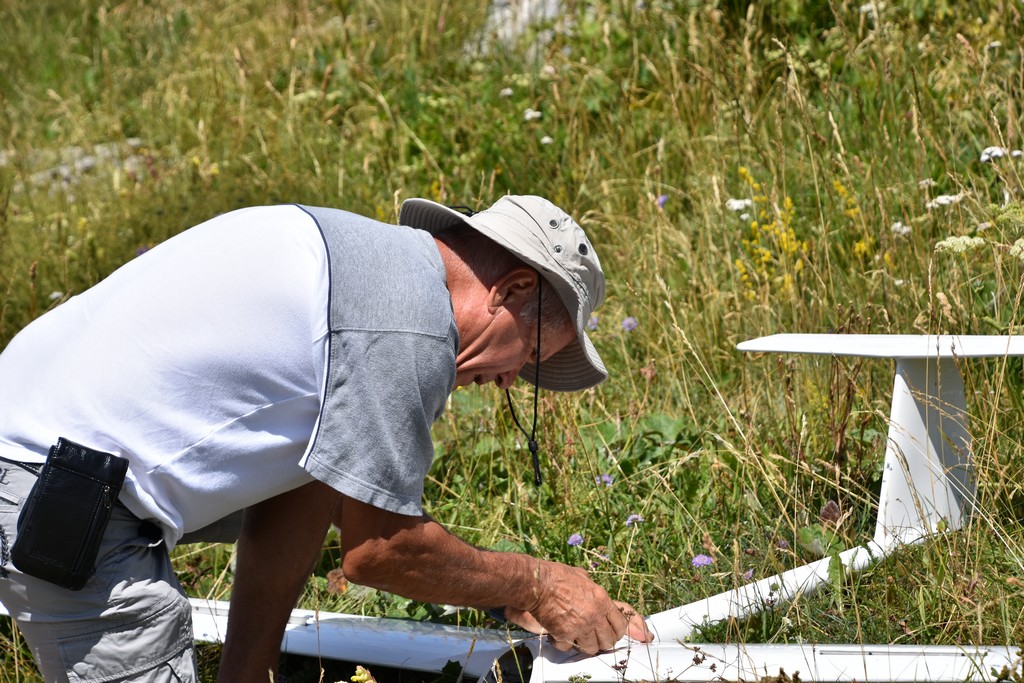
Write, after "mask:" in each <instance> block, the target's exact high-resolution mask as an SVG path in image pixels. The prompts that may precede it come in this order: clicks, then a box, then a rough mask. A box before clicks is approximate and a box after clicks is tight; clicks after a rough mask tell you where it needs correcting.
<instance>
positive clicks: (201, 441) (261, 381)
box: [0, 206, 458, 545]
mask: <svg viewBox="0 0 1024 683" xmlns="http://www.w3.org/2000/svg"><path fill="white" fill-rule="evenodd" d="M314 215H315V216H316V218H314ZM318 228H320V229H318ZM321 231H323V232H321ZM325 240H326V242H325ZM325 244H326V245H327V249H325ZM328 250H329V252H330V258H328ZM457 350H458V333H457V331H456V328H455V322H454V316H453V314H452V309H451V300H450V297H449V294H448V290H447V287H446V285H445V274H444V267H443V264H442V261H441V257H440V254H439V253H438V251H437V247H436V246H435V244H434V241H433V239H432V238H431V237H430V236H429V235H428V234H426V233H424V232H421V231H417V230H413V229H411V228H404V227H402V228H400V227H397V226H393V225H388V224H384V223H380V222H377V221H373V220H370V219H367V218H363V217H361V216H357V215H355V214H351V213H347V212H342V211H337V210H324V209H306V208H304V207H298V206H274V207H256V208H249V209H242V210H238V211H233V212H230V213H228V214H225V215H222V216H219V217H217V218H214V219H212V220H210V221H207V222H205V223H203V224H201V225H199V226H196V227H194V228H192V229H190V230H187V231H185V232H183V233H181V234H180V235H177V236H175V237H173V238H171V239H169V240H167V241H166V242H164V243H162V244H160V245H158V246H157V247H155V248H153V249H152V250H150V251H149V252H147V253H145V254H143V255H142V256H140V257H138V258H136V259H134V260H133V261H131V262H129V263H128V264H126V265H125V266H123V267H122V268H120V269H118V270H117V271H115V272H114V273H113V274H111V275H110V276H109V277H108V278H106V279H105V280H103V281H102V282H100V283H99V284H97V285H96V286H94V287H92V288H91V289H89V290H87V291H86V292H84V293H82V294H80V295H78V296H76V297H73V298H72V299H70V300H68V301H67V302H65V303H63V304H61V305H60V306H58V307H57V308H55V309H54V310H52V311H50V312H48V313H46V314H45V315H43V316H41V317H40V318H38V319H37V320H36V321H34V322H33V323H32V324H30V325H28V326H27V327H26V328H25V329H24V330H23V331H22V332H20V333H19V334H18V335H17V336H16V337H15V338H14V339H13V340H12V341H11V343H10V344H9V345H8V347H7V348H6V349H5V350H4V351H3V353H0V405H3V406H4V409H3V410H2V411H0V456H3V457H8V458H12V459H18V460H25V461H29V460H35V461H42V460H43V459H44V458H45V454H46V451H47V449H48V448H49V446H50V445H52V444H53V443H55V442H56V439H57V438H58V437H65V438H67V439H70V440H72V441H75V442H78V443H82V444H85V445H87V446H91V447H93V448H97V449H100V450H105V451H108V452H111V453H115V454H119V455H123V456H125V457H127V458H129V460H130V467H129V473H128V477H127V479H126V481H125V485H124V488H123V491H122V494H121V500H122V502H124V504H125V505H126V506H127V507H128V508H129V509H130V510H131V511H132V512H134V513H135V514H136V515H138V516H139V517H141V518H144V519H153V520H155V521H157V522H159V523H160V524H161V525H162V526H163V528H164V535H165V538H166V540H167V541H168V543H169V544H171V545H173V544H174V543H175V542H176V541H177V539H178V538H180V537H181V535H182V534H183V533H185V532H190V531H195V530H196V529H199V528H201V527H204V526H206V525H207V524H210V523H212V522H214V521H216V520H218V519H220V518H222V517H225V516H227V515H229V514H231V513H233V512H235V511H238V510H241V509H243V508H245V507H247V506H249V505H252V504H254V503H256V502H259V501H261V500H264V499H266V498H269V497H271V496H274V495H277V494H279V493H283V492H284V491H288V490H291V489H293V488H296V487H297V486H300V485H302V484H304V483H307V482H309V481H311V480H312V479H313V478H314V477H315V478H317V479H321V480H322V481H324V482H326V483H328V484H329V485H331V486H332V487H334V488H336V489H337V490H339V491H341V492H343V493H345V494H347V495H349V496H352V497H354V498H356V499H359V500H361V501H363V502H366V503H369V504H371V505H375V506H377V507H381V508H383V509H387V510H390V511H393V512H398V513H401V514H412V515H414V514H419V513H420V510H421V509H420V502H421V497H422V491H423V478H424V476H425V475H426V473H427V470H428V469H429V467H430V462H431V459H432V457H433V446H432V444H431V441H430V424H431V423H432V422H433V421H434V420H436V419H437V418H438V417H439V416H440V414H441V412H442V411H443V409H444V403H445V400H446V398H447V396H448V394H449V393H450V392H451V390H452V388H453V386H454V382H455V357H456V353H457Z"/></svg>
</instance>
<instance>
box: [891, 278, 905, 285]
mask: <svg viewBox="0 0 1024 683" xmlns="http://www.w3.org/2000/svg"><path fill="white" fill-rule="evenodd" d="M892 284H893V285H894V286H896V287H902V286H903V285H905V284H907V281H906V280H903V279H901V278H896V279H895V280H893V281H892Z"/></svg>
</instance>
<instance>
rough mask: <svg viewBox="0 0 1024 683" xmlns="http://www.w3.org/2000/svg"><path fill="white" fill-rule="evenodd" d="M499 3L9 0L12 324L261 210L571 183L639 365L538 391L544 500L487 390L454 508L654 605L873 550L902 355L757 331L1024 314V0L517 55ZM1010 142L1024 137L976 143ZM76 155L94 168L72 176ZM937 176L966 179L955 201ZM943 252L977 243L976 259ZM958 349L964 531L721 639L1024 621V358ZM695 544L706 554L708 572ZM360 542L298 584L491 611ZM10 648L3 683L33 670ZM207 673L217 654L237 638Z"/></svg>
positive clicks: (563, 32)
mask: <svg viewBox="0 0 1024 683" xmlns="http://www.w3.org/2000/svg"><path fill="white" fill-rule="evenodd" d="M486 11H487V7H486V3H485V2H460V3H452V2H450V1H449V0H425V1H424V2H419V3H415V4H413V3H387V2H361V3H356V2H348V1H346V0H336V1H334V2H322V3H318V2H311V1H308V0H306V1H302V0H300V1H299V2H294V3H270V2H256V1H250V2H230V3H229V2H214V1H210V0H201V1H199V2H188V3H186V2H179V1H178V0H166V1H165V2H159V3H152V2H149V3H144V2H135V1H132V0H129V1H128V2H123V3H120V4H117V5H114V6H110V5H109V4H108V3H100V2H95V1H89V2H84V3H83V2H70V1H68V0H53V1H50V2H36V3H19V4H14V3H8V4H6V5H4V7H3V9H0V63H2V64H4V69H3V70H2V72H0V104H2V105H3V106H2V107H0V135H2V138H3V139H2V141H0V146H2V150H3V152H4V157H3V158H4V163H3V165H0V344H3V343H6V341H8V340H9V339H10V338H11V337H12V336H13V335H14V334H15V333H16V332H17V330H18V329H20V328H21V327H22V326H24V325H25V324H27V323H28V322H29V321H30V320H32V319H33V318H35V317H36V316H38V315H40V314H42V313H43V312H44V311H45V310H47V309H49V308H51V307H53V306H56V305H59V303H60V301H61V300H63V299H64V298H65V297H67V296H70V295H72V294H74V293H75V292H78V291H81V290H83V289H84V288H86V287H88V286H89V285H90V284H92V283H94V282H96V281H97V280H99V279H100V278H102V277H103V276H104V275H106V274H107V273H109V272H110V271H112V270H113V269H114V268H116V267H117V266H118V265H120V264H121V263H124V262H125V261H127V260H130V259H131V258H133V257H134V256H135V254H136V253H137V252H138V251H139V250H141V249H145V248H148V247H150V246H152V245H154V244H156V243H158V242H160V241H162V240H164V239H166V238H168V237H169V236H171V235H173V234H175V233H177V232H179V231H181V230H183V229H185V228H187V227H188V226H190V225H192V224H194V223H197V222H199V221H201V220H204V219H206V218H209V217H211V216H213V215H215V214H217V213H220V212H223V211H227V210H230V209H233V208H236V207H240V206H245V205H252V204H264V203H275V202H302V203H309V204H324V205H331V206H338V207H342V208H346V209H350V210H354V211H357V212H361V213H365V214H367V215H370V216H373V217H377V218H380V219H382V220H387V221H393V220H395V219H396V216H397V207H398V204H399V203H400V202H401V200H402V199H404V198H407V197H413V196H425V197H429V198H431V199H435V200H438V201H442V202H448V203H458V204H468V205H480V206H484V205H487V204H489V203H490V202H492V201H493V200H494V199H496V198H497V197H498V196H500V195H501V194H503V193H506V192H514V193H537V194H542V195H545V196H548V197H550V198H551V199H552V200H554V201H556V202H557V203H559V204H561V205H562V206H564V207H565V208H567V209H569V210H570V211H571V212H572V213H573V214H574V215H575V216H576V217H577V219H579V220H580V222H581V223H583V224H584V226H585V227H586V228H587V230H588V232H589V233H590V234H591V236H592V238H593V241H594V242H595V244H596V245H598V248H599V252H600V255H601V259H602V263H603V264H604V266H605V269H606V271H607V275H608V278H609V286H608V297H607V301H606V303H605V305H604V307H603V308H601V309H600V310H599V311H598V312H597V315H598V318H597V321H596V327H595V329H594V330H593V332H592V334H593V337H594V340H595V343H596V344H597V346H598V349H599V350H600V351H601V353H602V355H603V356H604V358H605V360H606V362H607V364H608V366H609V369H610V370H611V374H612V376H611V378H610V379H609V381H608V382H607V383H605V384H604V385H602V386H601V387H600V388H598V389H597V390H594V391H589V392H584V393H582V394H580V395H574V396H562V395H553V394H546V395H542V397H541V403H540V408H541V418H540V429H541V439H540V441H541V445H542V450H543V463H544V469H545V474H546V480H545V484H544V486H543V487H542V488H540V489H536V488H534V487H533V484H532V477H531V473H530V467H529V458H528V454H526V453H525V451H524V450H523V448H522V447H521V446H522V444H521V439H520V438H519V436H518V435H517V433H516V431H515V429H514V427H513V426H512V425H511V422H510V419H509V417H508V416H507V410H506V409H505V408H504V404H503V397H502V396H501V395H500V394H499V393H498V392H497V391H496V390H493V389H487V388H485V389H476V388H474V389H472V390H459V391H457V392H456V393H455V394H454V395H453V397H452V401H451V410H450V411H448V413H447V414H446V416H445V417H444V419H443V420H442V421H441V422H440V423H439V424H437V425H436V428H435V435H436V437H437V446H438V448H437V453H438V456H437V460H436V463H435V466H434V469H433V471H432V473H431V477H430V480H429V482H428V495H427V506H428V508H429V510H430V511H431V513H432V514H433V515H434V516H436V517H437V518H438V519H440V520H441V521H442V522H443V523H445V524H447V525H448V526H449V527H450V528H452V529H453V530H454V531H455V532H456V533H458V534H459V535H461V536H462V537H464V538H466V539H467V540H469V541H472V542H474V543H478V544H482V545H487V546H493V547H500V548H507V549H522V550H526V551H529V552H532V553H536V554H538V555H541V556H544V557H548V558H552V559H557V560H561V561H565V562H568V563H571V564H576V565H579V566H583V567H586V568H588V569H590V570H591V571H592V573H593V575H594V576H595V578H596V579H598V580H599V581H600V582H602V583H603V584H604V585H606V586H608V587H609V589H610V591H611V592H612V593H613V594H614V595H615V596H617V597H619V598H621V599H624V600H628V601H631V602H633V603H635V604H636V605H637V606H638V607H640V608H641V609H642V610H643V611H645V612H647V613H652V612H657V611H660V610H663V609H667V608H669V607H672V606H675V605H678V604H681V603H684V602H689V601H691V600H694V599H697V598H700V597H702V596H706V595H710V594H713V593H717V592H719V591H721V590H725V589H728V588H731V587H733V586H736V585H740V584H742V583H744V582H745V581H747V580H748V577H751V578H760V577H764V576H769V575H772V574H775V573H777V572H779V571H783V570H785V569H788V568H791V567H794V566H797V565H799V564H802V563H804V562H806V561H808V560H812V559H817V557H820V556H821V553H822V552H824V553H826V554H828V553H831V552H834V551H836V550H838V549H841V548H845V547H853V546H855V545H859V544H861V543H863V542H864V541H865V540H866V539H867V538H868V537H870V535H871V533H872V531H873V524H874V516H875V507H876V504H877V492H878V487H879V484H880V477H881V454H882V452H883V450H884V447H885V434H886V430H887V425H886V417H887V416H888V402H889V398H890V392H891V387H892V385H891V382H892V364H891V363H888V362H886V361H858V360H856V359H845V360H844V359H822V358H804V357H747V356H741V355H740V354H739V353H737V352H736V350H735V344H736V343H737V342H739V341H742V340H744V339H748V338H752V337H756V336H759V335H764V334H771V333H776V332H825V331H833V330H834V331H840V332H850V333H858V332H860V333H863V332H875V333H883V332H884V333H954V334H993V333H995V334H1005V333H1013V332H1019V331H1020V330H1021V325H1022V324H1024V323H1022V311H1021V283H1022V280H1021V279H1022V272H1024V263H1022V247H1021V245H1022V244H1024V242H1019V241H1018V240H1021V239H1024V204H1022V199H1021V192H1022V181H1021V178H1022V169H1024V161H1022V160H1021V159H1020V158H1015V157H1013V156H1011V155H1010V154H1009V151H1010V150H1014V149H1020V148H1021V147H1022V142H1021V132H1020V129H1021V125H1022V117H1021V112H1020V108H1021V96H1022V94H1024V61H1022V52H1021V47H1020V45H1021V42H1022V40H1021V38H1022V22H1024V20H1022V16H1021V14H1022V12H1024V8H1022V7H1021V6H1020V4H1019V3H1015V2H1010V1H1009V0H1006V1H1003V2H995V1H992V2H979V3H952V2H945V1H944V0H898V1H897V0H894V1H891V2H886V3H880V2H876V3H866V4H865V3H862V2H859V1H858V2H847V1H842V0H833V1H832V2H825V1H823V0H817V1H809V2H801V3H797V2H791V1H790V0H766V1H765V2H761V3H756V4H752V3H749V2H745V1H741V0H722V1H720V2H707V3H705V2H693V1H685V0H678V1H676V2H668V1H658V0H648V1H647V2H643V3H635V2H632V1H630V2H625V1H618V0H605V1H602V2H592V3H580V2H569V3H567V8H566V17H565V18H564V19H563V20H559V21H557V22H551V23H550V24H549V25H547V26H540V27H538V28H537V29H536V30H533V31H530V32H528V33H526V34H524V35H523V36H522V37H521V38H520V39H518V40H516V41H514V42H512V43H501V42H496V41H494V40H491V39H490V38H489V37H488V35H487V30H486V28H485V19H486ZM527 109H532V110H534V111H539V112H540V113H541V116H540V118H531V119H530V120H528V119H527V117H526V115H525V113H526V111H527ZM989 146H999V147H1003V148H1006V150H1007V152H1008V153H1007V154H1006V155H1004V156H1003V157H1000V158H997V159H994V160H993V161H991V162H990V163H982V161H981V153H982V151H983V150H984V149H985V148H986V147H989ZM74 148H80V150H78V151H76V150H75V149H74ZM83 155H91V156H92V158H93V164H92V166H91V169H90V170H76V169H75V164H76V162H77V163H78V165H79V167H85V166H89V164H88V163H87V162H83V161H82V159H83V158H84V156H83ZM62 164H63V165H64V166H66V167H67V169H64V170H62V169H61V166H62ZM62 176H66V179H65V180H62V179H61V178H62ZM940 195H947V196H956V197H958V201H956V202H955V203H950V204H945V205H937V206H934V208H928V206H929V203H933V202H935V200H936V198H938V197H939V196H940ZM730 199H732V200H745V201H746V204H747V206H745V208H743V209H741V210H732V209H731V208H729V207H730V206H732V204H729V203H728V200H730ZM897 223H898V224H899V225H898V226H897V225H896V224H897ZM949 238H958V239H959V238H974V239H973V241H965V242H963V243H962V244H963V245H964V246H966V247H968V248H967V249H966V250H965V251H963V252H962V253H958V252H956V251H954V250H953V249H952V248H951V247H955V244H953V243H951V242H950V241H949ZM626 318H632V319H633V320H635V327H633V326H632V325H626V326H624V325H623V321H624V320H625V319H626ZM627 327H630V328H632V329H626V328H627ZM962 369H963V372H964V375H965V382H966V386H967V395H968V410H969V414H970V427H971V430H972V432H973V434H974V436H975V455H976V458H977V462H976V467H977V471H978V476H979V495H980V501H981V512H980V514H978V515H976V516H975V517H974V519H973V520H972V521H971V523H970V525H969V526H968V527H967V528H966V529H964V530H962V531H958V532H955V533H949V534H946V535H943V536H940V537H937V538H935V539H934V540H931V541H929V542H927V543H925V544H923V545H921V546H919V547H915V548H911V549H907V550H905V551H901V552H899V553H897V554H896V555H895V556H894V557H892V558H890V559H887V560H885V561H884V562H882V563H880V564H879V565H877V566H876V567H874V568H872V569H871V570H869V571H868V572H866V573H865V574H863V575H861V576H859V577H855V578H851V579H850V580H848V581H837V582H835V583H834V584H833V585H830V586H828V587H826V588H825V589H823V590H822V591H820V592H819V593H818V594H816V595H815V596H813V597H808V598H804V599H801V600H799V601H797V602H796V603H794V604H791V605H777V606H774V607H772V608H771V609H767V610H766V611H765V612H764V613H763V614H761V615H759V616H757V617H754V618H752V619H749V620H746V621H744V622H739V623H725V624H720V625H717V626H713V627H709V628H708V629H706V630H705V631H702V632H700V633H699V634H698V635H697V638H698V639H701V638H707V639H714V640H725V641H730V642H733V641H747V642H797V641H807V642H850V641H852V642H893V643H939V644H949V643H957V644H960V643H963V644H967V643H990V644H991V643H1011V644H1019V643H1021V642H1022V641H1024V533H1022V527H1024V524H1022V520H1024V483H1022V482H1024V453H1022V447H1021V443H1022V434H1024V410H1022V409H1024V401H1022V399H1021V390H1022V388H1024V364H1022V362H1021V361H1020V360H1019V359H995V360H985V361H973V362H971V363H969V364H968V363H964V364H963V368H962ZM515 396H516V397H517V398H518V399H519V400H520V401H521V402H522V405H523V406H524V407H525V406H527V405H528V401H529V400H530V398H531V395H530V394H529V392H528V391H527V389H525V388H522V389H520V390H519V391H517V392H516V393H515ZM609 482H610V483H609ZM826 506H828V509H829V510H834V509H835V508H836V507H838V510H839V517H838V519H837V520H836V519H835V518H834V517H833V516H830V515H828V514H826V515H824V516H823V515H822V511H823V510H824V509H825V508H826ZM630 515H639V516H640V517H642V521H639V522H637V521H635V520H636V518H634V521H633V523H631V524H629V525H627V524H626V522H627V520H628V519H629V518H630ZM574 533H578V534H581V535H582V536H583V538H584V542H583V543H582V544H581V545H579V546H569V545H568V544H567V542H566V541H567V539H568V537H569V536H570V535H571V534H574ZM815 536H817V537H818V538H819V540H820V539H824V540H825V543H824V544H823V545H822V544H820V543H819V544H817V545H815V544H813V543H808V542H807V540H808V539H809V538H813V537H815ZM801 541H803V543H801ZM697 554H705V555H709V556H710V557H712V558H713V559H714V562H713V564H712V565H710V566H708V567H700V568H697V567H694V566H693V564H692V562H691V560H692V558H693V557H694V556H695V555H697ZM230 559H231V548H230V546H219V547H209V548H204V547H189V548H182V549H180V550H178V551H177V557H176V562H177V564H178V567H179V569H180V571H181V576H182V580H183V583H184V584H185V585H186V586H187V588H188V589H189V590H190V591H191V592H193V593H194V594H202V595H209V596H211V597H217V598H226V597H227V596H228V595H229V594H230ZM337 562H338V541H337V539H336V538H332V539H329V540H328V542H327V544H326V546H325V553H324V560H323V562H322V563H321V565H320V566H319V567H318V571H317V575H316V576H314V577H313V578H312V580H311V581H310V583H309V588H308V591H307V594H306V595H305V597H304V598H303V604H304V605H306V606H311V605H312V606H317V607H320V608H322V609H329V610H334V609H342V610H350V611H355V612H360V613H366V614H376V615H391V616H414V617H417V618H435V619H443V620H449V621H457V622H459V623H471V624H479V623H485V622H484V620H483V618H482V617H481V616H480V615H477V614H475V613H473V612H471V611H460V612H457V613H455V614H444V611H443V608H440V607H437V606H429V605H422V604H418V603H410V602H408V601H406V600H403V599H400V598H397V597H395V596H389V595H384V594H380V593H378V592H376V591H369V590H366V589H362V588H360V587H357V586H349V587H348V590H347V592H344V593H338V592H336V591H332V590H330V588H331V582H330V581H329V580H328V577H327V573H328V572H329V571H330V569H332V568H333V567H335V566H336V565H337ZM5 633H6V635H5V636H4V638H5V641H4V643H5V645H4V651H5V656H6V662H7V664H6V666H5V668H4V669H3V670H2V672H0V680H31V674H29V673H26V671H27V670H26V669H25V668H24V666H25V665H24V663H25V657H26V654H25V650H24V648H23V647H21V646H20V645H19V641H18V636H17V635H16V634H14V633H12V632H11V631H10V630H8V631H6V632H5ZM205 658H206V659H208V660H209V662H207V663H205V664H204V666H205V667H206V669H207V670H211V671H212V670H213V669H215V667H216V664H215V659H216V651H215V650H213V651H212V652H208V653H207V655H206V656H205ZM210 675H211V676H212V673H210Z"/></svg>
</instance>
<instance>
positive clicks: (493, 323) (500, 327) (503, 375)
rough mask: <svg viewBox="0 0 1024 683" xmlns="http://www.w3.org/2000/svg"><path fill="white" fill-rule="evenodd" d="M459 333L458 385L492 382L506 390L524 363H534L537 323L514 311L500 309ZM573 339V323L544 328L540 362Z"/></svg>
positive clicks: (456, 380) (456, 376)
mask: <svg viewBox="0 0 1024 683" xmlns="http://www.w3.org/2000/svg"><path fill="white" fill-rule="evenodd" d="M460 334H461V345H460V348H459V356H458V358H457V359H456V375H455V383H456V385H458V386H467V385H469V384H488V383H490V382H494V383H495V384H497V385H498V386H499V387H500V388H502V389H507V388H508V387H510V386H512V384H513V383H514V382H515V381H516V376H518V375H519V371H520V370H521V369H522V367H523V366H524V365H526V363H528V362H536V359H537V323H536V322H534V323H533V324H532V325H526V324H525V323H523V321H522V320H521V319H520V317H519V312H518V311H517V310H516V311H513V310H510V309H508V308H500V309H499V310H497V311H496V312H495V314H494V315H493V316H491V317H489V319H487V320H486V321H484V322H483V324H481V325H479V326H478V327H476V328H473V329H468V330H465V331H460ZM575 341H576V331H575V329H574V328H573V327H572V325H566V326H565V327H563V328H561V329H560V330H558V331H557V332H551V331H550V330H543V331H542V332H541V339H540V351H541V361H542V362H543V361H544V360H547V359H548V358H550V357H551V356H553V355H555V354H556V353H558V352H559V351H561V350H562V349H564V348H565V347H566V346H567V345H569V344H571V343H575ZM543 372H544V366H543V364H542V365H541V373H543Z"/></svg>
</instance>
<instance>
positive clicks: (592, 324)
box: [587, 315, 597, 330]
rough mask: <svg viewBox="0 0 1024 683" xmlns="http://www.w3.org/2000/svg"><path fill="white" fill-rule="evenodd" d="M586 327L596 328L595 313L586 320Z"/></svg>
mask: <svg viewBox="0 0 1024 683" xmlns="http://www.w3.org/2000/svg"><path fill="white" fill-rule="evenodd" d="M587 329H588V330H596V329H597V316H596V315H592V316H590V320H588V321H587Z"/></svg>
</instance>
